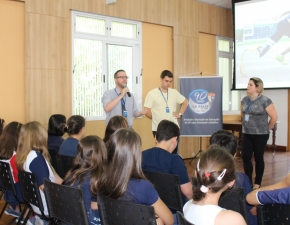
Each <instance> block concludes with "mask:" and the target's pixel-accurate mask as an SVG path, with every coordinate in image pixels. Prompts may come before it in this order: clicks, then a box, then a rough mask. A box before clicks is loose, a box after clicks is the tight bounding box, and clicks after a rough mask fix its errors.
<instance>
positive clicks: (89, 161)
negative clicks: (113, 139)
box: [63, 136, 107, 225]
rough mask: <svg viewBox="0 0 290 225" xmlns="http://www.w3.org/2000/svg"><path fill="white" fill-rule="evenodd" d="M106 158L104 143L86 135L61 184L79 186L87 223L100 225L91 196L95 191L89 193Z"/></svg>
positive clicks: (94, 201)
mask: <svg viewBox="0 0 290 225" xmlns="http://www.w3.org/2000/svg"><path fill="white" fill-rule="evenodd" d="M106 160H107V149H106V146H105V143H104V142H103V141H102V139H101V138H99V137H97V136H87V137H85V138H83V139H81V140H80V142H79V144H78V154H77V156H76V158H75V160H74V164H73V167H72V168H71V169H70V170H69V171H68V173H67V175H66V177H65V178H64V181H63V184H65V185H70V186H73V187H77V188H81V189H82V190H83V194H84V201H85V206H86V211H87V216H88V220H89V224H91V225H101V222H100V215H99V211H98V205H97V202H96V200H95V198H93V195H94V196H97V193H93V195H92V193H91V191H90V186H91V184H92V185H94V183H96V182H98V179H99V177H100V175H101V174H102V172H103V163H104V162H105V161H106Z"/></svg>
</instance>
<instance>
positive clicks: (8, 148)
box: [0, 122, 24, 217]
mask: <svg viewBox="0 0 290 225" xmlns="http://www.w3.org/2000/svg"><path fill="white" fill-rule="evenodd" d="M21 126H22V124H21V123H18V122H11V123H9V124H8V125H7V126H6V127H5V128H4V130H3V133H2V135H1V137H0V161H2V162H6V163H9V164H10V169H11V174H12V176H13V181H14V186H15V190H16V197H17V198H15V196H14V194H13V193H12V192H11V191H10V190H6V191H5V193H4V199H5V202H7V203H8V204H9V205H10V206H9V207H8V208H7V209H6V210H5V211H4V212H5V214H7V215H10V216H14V217H19V216H20V214H21V213H20V210H19V204H20V203H23V202H24V200H23V196H22V192H21V188H20V184H19V182H18V176H17V174H18V170H17V165H16V148H17V142H18V137H19V131H20V128H21ZM17 199H18V200H19V201H20V202H18V200H17Z"/></svg>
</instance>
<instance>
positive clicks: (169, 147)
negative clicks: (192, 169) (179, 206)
mask: <svg viewBox="0 0 290 225" xmlns="http://www.w3.org/2000/svg"><path fill="white" fill-rule="evenodd" d="M179 135H180V131H179V127H178V126H177V125H176V124H175V123H173V122H171V121H169V120H162V121H161V122H160V123H159V124H158V127H157V131H156V136H155V139H156V142H157V144H156V147H154V148H150V149H148V150H145V151H143V152H142V169H143V170H146V171H151V172H159V173H167V174H174V175H178V176H179V180H180V189H181V193H182V200H183V203H185V202H186V199H191V198H192V184H191V183H190V181H189V178H188V174H187V169H186V167H185V165H184V162H183V160H182V159H181V157H180V156H179V155H177V154H171V153H172V152H173V150H174V149H175V148H176V146H177V144H178V140H179Z"/></svg>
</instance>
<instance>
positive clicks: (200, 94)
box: [188, 89, 215, 114]
mask: <svg viewBox="0 0 290 225" xmlns="http://www.w3.org/2000/svg"><path fill="white" fill-rule="evenodd" d="M188 99H189V108H190V109H191V110H192V111H193V112H194V113H196V114H204V113H207V112H208V111H209V110H210V109H211V106H212V103H213V102H214V100H215V93H213V92H210V93H209V92H208V91H206V90H204V89H196V90H194V91H192V92H191V93H190V94H189V97H188Z"/></svg>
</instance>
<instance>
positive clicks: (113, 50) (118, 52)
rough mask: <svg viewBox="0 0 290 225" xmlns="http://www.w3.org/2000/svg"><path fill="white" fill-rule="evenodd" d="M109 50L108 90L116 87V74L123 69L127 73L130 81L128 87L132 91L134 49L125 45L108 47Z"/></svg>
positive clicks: (110, 45) (109, 45)
mask: <svg viewBox="0 0 290 225" xmlns="http://www.w3.org/2000/svg"><path fill="white" fill-rule="evenodd" d="M107 50H108V75H109V77H108V85H109V86H108V88H109V89H112V88H114V87H115V80H114V73H115V72H116V71H117V70H120V69H123V70H125V71H126V74H127V76H128V77H129V79H128V80H127V86H128V88H129V89H130V91H132V75H133V47H131V46H124V45H113V44H108V45H107Z"/></svg>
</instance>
